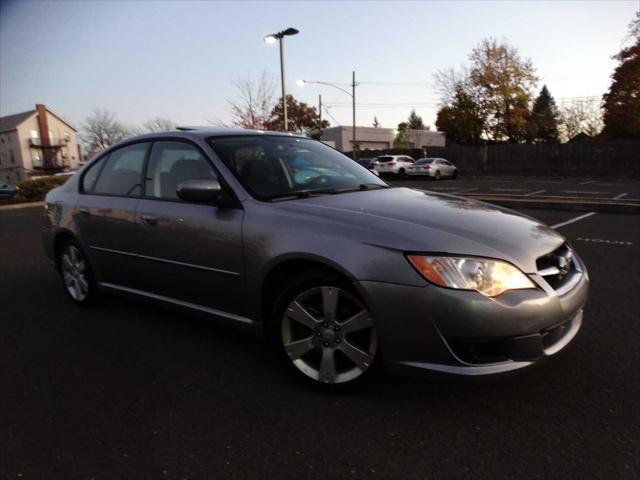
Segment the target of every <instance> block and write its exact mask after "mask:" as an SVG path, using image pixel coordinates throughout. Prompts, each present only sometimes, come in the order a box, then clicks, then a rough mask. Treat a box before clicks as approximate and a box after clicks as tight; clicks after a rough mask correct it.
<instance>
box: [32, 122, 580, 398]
mask: <svg viewBox="0 0 640 480" xmlns="http://www.w3.org/2000/svg"><path fill="white" fill-rule="evenodd" d="M43 241H44V249H45V252H46V254H47V256H48V258H49V259H50V261H51V263H52V265H53V266H54V267H55V268H56V270H57V271H58V272H59V273H60V276H61V278H62V285H63V286H64V291H65V292H66V294H67V295H68V297H69V298H70V300H71V301H73V302H74V303H76V304H79V305H83V306H84V305H89V304H91V303H92V302H93V301H94V300H95V298H96V297H97V296H98V295H99V294H106V293H109V294H119V295H126V296H130V297H137V298H141V299H145V300H147V301H152V302H156V303H160V304H163V305H167V306H170V307H173V308H174V309H177V310H179V311H184V312H191V313H196V314H199V315H204V316H206V317H207V318H210V319H213V320H216V321H218V322H222V323H225V324H228V325H232V326H236V327H238V328H241V329H244V330H248V331H250V332H253V333H255V334H259V335H265V336H266V337H268V338H269V339H270V342H271V344H272V346H273V349H274V351H275V352H277V354H278V355H279V356H280V357H281V359H282V361H283V364H284V365H285V366H286V368H288V369H289V370H290V371H291V372H292V373H293V374H294V375H295V376H296V377H297V378H299V379H300V380H302V381H305V382H307V383H310V384H312V385H315V386H317V387H319V388H341V387H343V386H346V385H350V384H353V383H354V382H360V381H362V380H364V379H366V378H367V377H370V376H371V374H372V372H373V371H374V370H375V367H376V365H379V366H380V367H384V368H385V369H386V371H388V372H394V373H405V374H416V373H422V372H427V371H439V372H446V373H451V374H459V375H489V374H498V373H502V372H507V371H510V370H516V369H520V368H523V367H527V366H530V365H532V364H534V363H536V362H538V361H540V360H543V359H545V358H547V357H551V356H553V355H555V354H556V353H557V352H558V351H560V350H562V349H563V348H564V347H565V346H566V345H567V344H568V343H569V342H570V341H571V340H572V339H573V338H574V336H575V335H576V333H577V332H578V330H579V328H580V325H581V324H582V318H583V317H582V309H583V306H584V304H585V302H586V300H587V286H588V275H587V272H586V268H585V266H584V264H583V263H582V261H581V260H580V258H579V257H578V255H577V254H576V252H575V251H574V250H573V248H572V247H571V246H570V245H569V244H568V243H567V241H566V239H564V238H563V237H562V236H561V235H560V234H559V233H557V232H555V231H554V230H552V229H551V228H549V227H547V226H545V225H543V224H542V223H540V222H538V221H536V220H534V219H532V218H529V217H526V216H523V215H520V214H518V213H516V212H513V211H510V210H507V209H503V208H498V207H494V206H491V205H488V204H485V203H476V202H472V201H469V200H466V199H464V198H458V197H455V196H451V195H444V194H437V193H431V192H423V191H416V190H411V189H408V188H392V187H390V186H389V185H388V184H387V183H386V182H384V181H383V180H381V179H379V178H378V177H376V176H375V175H374V174H373V173H371V172H370V171H368V170H367V169H366V168H364V167H362V166H360V165H358V164H357V163H355V162H353V161H352V160H350V159H349V158H347V157H345V156H344V155H342V154H341V153H338V152H337V151H335V150H333V149H331V148H329V147H327V146H326V145H323V144H322V143H320V142H317V141H314V140H310V139H307V138H303V137H298V136H295V135H291V134H277V133H265V132H257V131H247V130H224V129H221V130H216V129H185V130H181V131H172V132H164V133H156V134H149V135H144V136H139V137H136V138H131V139H127V140H126V141H124V142H122V143H120V144H118V145H115V146H113V147H111V148H109V149H108V150H106V151H104V152H103V153H102V154H100V155H98V156H97V157H96V158H95V159H94V160H92V161H91V162H90V163H89V164H88V165H86V166H85V167H84V168H83V169H82V171H81V172H79V173H78V174H76V175H74V176H73V177H71V178H70V179H69V180H67V182H66V183H65V184H64V185H62V186H60V187H59V188H56V189H55V190H52V191H51V192H50V193H49V194H48V195H47V198H46V205H45V217H44V227H43ZM87 321H91V316H90V315H87Z"/></svg>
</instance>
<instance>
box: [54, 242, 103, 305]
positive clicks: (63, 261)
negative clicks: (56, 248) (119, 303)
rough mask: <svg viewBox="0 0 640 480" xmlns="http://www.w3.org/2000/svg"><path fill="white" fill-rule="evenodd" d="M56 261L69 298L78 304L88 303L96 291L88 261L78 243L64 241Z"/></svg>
mask: <svg viewBox="0 0 640 480" xmlns="http://www.w3.org/2000/svg"><path fill="white" fill-rule="evenodd" d="M58 262H59V263H58V264H59V266H60V274H61V275H62V281H63V283H64V287H65V289H66V291H67V293H68V294H69V297H70V298H71V300H72V301H73V302H74V303H76V304H78V305H89V304H90V303H91V302H92V301H93V300H94V297H96V295H97V292H96V286H95V281H94V279H93V274H92V272H91V268H90V266H89V262H88V261H87V259H86V258H85V255H84V253H82V249H81V248H80V245H78V243H77V242H75V241H73V240H67V241H65V242H64V244H63V245H62V248H61V249H60V253H59V257H58Z"/></svg>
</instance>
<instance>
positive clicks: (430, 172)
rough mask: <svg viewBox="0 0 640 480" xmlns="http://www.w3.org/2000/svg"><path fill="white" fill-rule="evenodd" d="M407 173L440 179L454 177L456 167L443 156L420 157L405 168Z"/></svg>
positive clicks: (456, 171)
mask: <svg viewBox="0 0 640 480" xmlns="http://www.w3.org/2000/svg"><path fill="white" fill-rule="evenodd" d="M407 175H410V176H412V177H418V176H421V177H431V178H435V179H436V180H440V178H442V177H451V178H456V177H457V176H458V169H457V168H456V166H455V165H453V164H452V163H451V162H450V161H449V160H445V159H444V158H421V159H419V160H416V161H415V163H414V164H413V165H412V166H410V167H409V168H407Z"/></svg>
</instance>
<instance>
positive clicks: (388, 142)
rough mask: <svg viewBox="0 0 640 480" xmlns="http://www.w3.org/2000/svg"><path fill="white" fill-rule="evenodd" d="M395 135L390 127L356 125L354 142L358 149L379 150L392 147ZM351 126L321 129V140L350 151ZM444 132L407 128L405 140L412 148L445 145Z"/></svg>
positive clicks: (342, 150) (339, 148)
mask: <svg viewBox="0 0 640 480" xmlns="http://www.w3.org/2000/svg"><path fill="white" fill-rule="evenodd" d="M395 137H396V135H395V133H394V130H393V129H391V128H374V127H356V144H357V145H358V148H359V149H360V150H380V149H388V148H391V147H393V141H394V139H395ZM352 138H353V127H347V126H341V127H331V128H327V129H324V130H323V131H322V140H327V141H331V142H335V146H336V148H337V149H338V150H340V151H341V152H350V151H351V150H352V149H353V147H352V143H353V141H352ZM445 139H446V137H445V134H444V133H442V132H431V131H428V130H409V132H408V134H407V141H408V143H409V144H410V146H411V147H412V148H423V147H428V146H441V147H444V146H445Z"/></svg>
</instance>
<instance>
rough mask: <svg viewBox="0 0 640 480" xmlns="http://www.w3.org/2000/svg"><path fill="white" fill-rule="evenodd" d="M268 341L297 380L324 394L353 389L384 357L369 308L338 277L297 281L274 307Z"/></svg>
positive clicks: (320, 274) (314, 274) (312, 275)
mask: <svg viewBox="0 0 640 480" xmlns="http://www.w3.org/2000/svg"><path fill="white" fill-rule="evenodd" d="M269 327H270V330H269V337H270V341H271V343H272V345H273V346H274V347H275V350H276V352H277V353H278V355H279V357H280V358H281V359H282V361H283V362H284V363H285V366H286V368H287V369H288V370H289V372H290V373H292V374H293V375H294V377H295V378H296V379H297V380H298V381H301V382H303V383H304V384H306V385H307V386H311V387H312V388H316V389H319V390H321V391H336V390H343V389H345V388H350V387H352V386H354V385H358V384H360V383H362V382H363V381H365V380H366V379H367V378H369V377H370V376H371V375H372V372H373V371H374V368H375V367H376V366H377V364H378V362H377V359H378V358H379V357H380V354H379V348H378V336H377V330H376V328H375V324H374V322H373V319H372V318H371V314H370V313H369V311H368V309H367V307H366V305H365V304H364V302H363V301H362V299H361V298H360V296H359V295H358V294H357V292H356V291H355V290H354V289H353V288H352V286H351V285H350V284H349V282H347V281H346V280H344V279H343V278H341V277H340V276H338V275H336V274H333V273H331V272H325V271H322V270H318V271H311V272H308V273H306V274H303V275H300V276H298V277H296V278H294V279H293V280H292V281H291V282H290V283H289V284H288V285H287V286H286V287H285V288H284V290H283V291H282V292H281V293H280V295H279V296H278V298H277V300H276V301H275V303H274V307H273V309H272V313H271V318H270V323H269Z"/></svg>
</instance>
